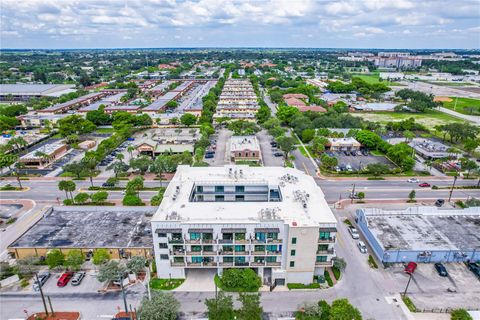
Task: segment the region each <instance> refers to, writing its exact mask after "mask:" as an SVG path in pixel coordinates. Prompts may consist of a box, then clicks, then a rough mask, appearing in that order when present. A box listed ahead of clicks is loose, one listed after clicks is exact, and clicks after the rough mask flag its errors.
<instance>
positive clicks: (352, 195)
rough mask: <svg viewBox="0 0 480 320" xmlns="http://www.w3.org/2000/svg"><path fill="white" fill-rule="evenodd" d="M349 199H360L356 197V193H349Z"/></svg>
mask: <svg viewBox="0 0 480 320" xmlns="http://www.w3.org/2000/svg"><path fill="white" fill-rule="evenodd" d="M349 198H350V199H360V197H359V196H358V193H356V192H355V193H353V194H352V193H350V195H349Z"/></svg>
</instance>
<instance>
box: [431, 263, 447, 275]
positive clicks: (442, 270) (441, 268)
mask: <svg viewBox="0 0 480 320" xmlns="http://www.w3.org/2000/svg"><path fill="white" fill-rule="evenodd" d="M434 266H435V270H437V272H438V275H439V276H440V277H448V272H447V268H445V266H444V265H443V264H441V263H440V262H437V263H435V265H434Z"/></svg>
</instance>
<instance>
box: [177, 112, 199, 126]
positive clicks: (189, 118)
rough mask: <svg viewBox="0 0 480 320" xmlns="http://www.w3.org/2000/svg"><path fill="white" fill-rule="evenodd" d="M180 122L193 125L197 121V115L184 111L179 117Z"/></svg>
mask: <svg viewBox="0 0 480 320" xmlns="http://www.w3.org/2000/svg"><path fill="white" fill-rule="evenodd" d="M180 122H181V123H182V124H183V125H184V126H187V127H190V126H191V125H194V124H195V123H196V122H197V117H195V116H194V115H193V114H191V113H185V114H183V115H182V116H181V117H180Z"/></svg>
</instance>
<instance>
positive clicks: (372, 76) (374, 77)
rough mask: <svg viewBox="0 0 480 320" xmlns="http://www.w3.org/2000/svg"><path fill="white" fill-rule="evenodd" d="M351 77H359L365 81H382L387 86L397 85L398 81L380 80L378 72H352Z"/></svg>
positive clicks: (371, 82)
mask: <svg viewBox="0 0 480 320" xmlns="http://www.w3.org/2000/svg"><path fill="white" fill-rule="evenodd" d="M352 77H356V78H360V79H362V80H363V81H365V82H366V83H370V84H373V83H383V84H385V85H387V86H398V85H400V83H398V82H390V81H387V80H383V81H380V76H379V75H378V74H352Z"/></svg>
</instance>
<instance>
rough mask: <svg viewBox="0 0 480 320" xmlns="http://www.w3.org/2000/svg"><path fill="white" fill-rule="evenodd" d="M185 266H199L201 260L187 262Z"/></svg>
mask: <svg viewBox="0 0 480 320" xmlns="http://www.w3.org/2000/svg"><path fill="white" fill-rule="evenodd" d="M187 266H189V267H201V266H202V263H201V262H187Z"/></svg>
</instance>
